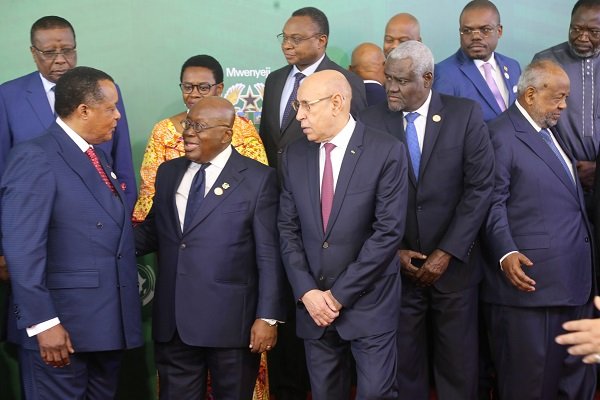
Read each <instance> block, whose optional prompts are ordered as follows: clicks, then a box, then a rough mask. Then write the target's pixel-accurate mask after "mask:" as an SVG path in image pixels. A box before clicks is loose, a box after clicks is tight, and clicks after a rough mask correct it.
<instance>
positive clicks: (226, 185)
mask: <svg viewBox="0 0 600 400" xmlns="http://www.w3.org/2000/svg"><path fill="white" fill-rule="evenodd" d="M221 187H222V188H223V189H225V190H227V189H229V183H227V182H224V183H223V184H222V185H221Z"/></svg>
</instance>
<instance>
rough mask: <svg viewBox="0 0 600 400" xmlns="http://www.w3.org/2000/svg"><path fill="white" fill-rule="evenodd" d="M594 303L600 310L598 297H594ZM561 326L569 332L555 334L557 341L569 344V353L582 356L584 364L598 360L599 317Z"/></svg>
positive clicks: (599, 345)
mask: <svg viewBox="0 0 600 400" xmlns="http://www.w3.org/2000/svg"><path fill="white" fill-rule="evenodd" d="M594 304H595V305H596V308H597V309H599V310H600V297H598V296H596V297H595V298H594ZM563 328H564V329H565V330H566V331H569V333H565V334H563V335H560V336H557V337H556V342H557V343H559V344H565V345H570V346H569V348H568V349H567V351H568V352H569V354H572V355H576V356H583V362H584V363H586V364H594V363H598V362H600V360H599V359H598V354H600V318H595V319H580V320H576V321H569V322H565V323H564V324H563Z"/></svg>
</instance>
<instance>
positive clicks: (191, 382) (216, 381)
mask: <svg viewBox="0 0 600 400" xmlns="http://www.w3.org/2000/svg"><path fill="white" fill-rule="evenodd" d="M154 352H155V358H156V368H157V369H158V379H159V398H160V399H161V400H166V399H169V400H181V399H203V398H204V396H205V393H206V377H207V372H209V371H210V378H211V386H212V391H213V394H214V396H215V398H216V399H219V400H251V399H252V392H253V391H254V384H255V382H256V377H257V376H258V366H259V363H260V354H258V353H256V354H255V353H251V352H250V349H249V348H247V347H243V348H217V347H198V346H190V345H187V344H185V343H184V342H183V341H182V340H181V338H180V337H179V334H178V333H177V332H176V333H175V337H174V338H173V339H172V340H171V341H170V342H166V343H161V342H154Z"/></svg>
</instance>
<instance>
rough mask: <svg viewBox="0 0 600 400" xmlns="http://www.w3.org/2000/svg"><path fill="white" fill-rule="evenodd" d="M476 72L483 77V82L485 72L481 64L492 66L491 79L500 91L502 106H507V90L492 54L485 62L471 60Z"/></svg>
mask: <svg viewBox="0 0 600 400" xmlns="http://www.w3.org/2000/svg"><path fill="white" fill-rule="evenodd" d="M473 62H474V63H475V66H476V67H477V70H478V71H479V73H480V74H481V76H483V80H485V71H484V69H483V64H485V63H488V64H490V65H491V66H492V78H494V82H496V86H498V89H499V90H500V95H501V96H502V100H504V105H507V104H508V88H507V87H506V84H505V83H504V78H503V77H502V71H500V67H499V66H498V63H497V62H496V58H495V57H494V53H492V55H491V56H490V59H489V60H487V61H483V60H473Z"/></svg>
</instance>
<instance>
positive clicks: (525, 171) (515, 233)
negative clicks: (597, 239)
mask: <svg viewBox="0 0 600 400" xmlns="http://www.w3.org/2000/svg"><path fill="white" fill-rule="evenodd" d="M568 96H569V78H568V76H567V74H566V73H565V72H564V70H563V69H562V68H561V67H560V66H559V65H558V64H556V63H555V62H553V61H550V60H542V61H537V62H533V63H532V64H531V65H529V66H528V67H527V68H526V69H525V71H524V72H523V75H522V76H521V79H520V80H519V84H518V99H517V101H516V102H515V104H514V105H512V106H511V107H510V108H509V109H508V110H507V111H506V112H505V113H503V114H502V115H500V117H498V118H497V119H495V120H493V121H491V122H490V124H489V128H490V135H491V139H492V143H493V145H494V150H495V160H496V174H495V188H494V193H493V196H492V206H491V209H490V213H489V216H488V218H487V223H486V228H485V232H486V241H487V243H488V247H489V249H490V252H491V256H492V257H491V259H492V261H491V262H490V264H489V265H487V267H486V268H485V274H484V284H483V288H482V291H481V296H482V301H483V302H484V304H485V306H484V313H485V315H486V321H487V323H488V330H489V336H490V343H491V347H492V355H493V360H494V364H495V366H496V369H497V371H498V383H499V394H500V398H501V399H558V398H565V399H592V398H593V397H594V390H595V368H594V367H593V366H589V365H587V364H584V363H582V362H581V359H580V358H579V357H575V356H572V355H570V354H569V353H568V352H567V349H566V348H564V347H562V346H560V345H558V344H557V343H556V342H555V340H554V338H555V336H556V335H557V334H559V333H561V332H563V330H562V324H563V323H565V322H566V321H568V320H572V319H581V318H589V317H590V316H591V315H592V293H593V291H594V287H595V285H594V279H593V259H592V246H593V244H592V232H591V229H590V226H589V223H588V219H587V216H586V212H585V205H584V200H583V191H582V188H581V184H580V182H579V180H578V179H577V172H576V167H575V166H574V164H573V160H572V157H571V156H570V154H569V153H568V152H567V151H566V150H565V144H564V142H563V141H562V140H561V138H560V136H558V135H557V134H556V131H555V130H554V126H556V123H557V122H558V119H559V117H560V115H561V113H562V111H563V110H564V109H565V107H566V99H567V97H568Z"/></svg>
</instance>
